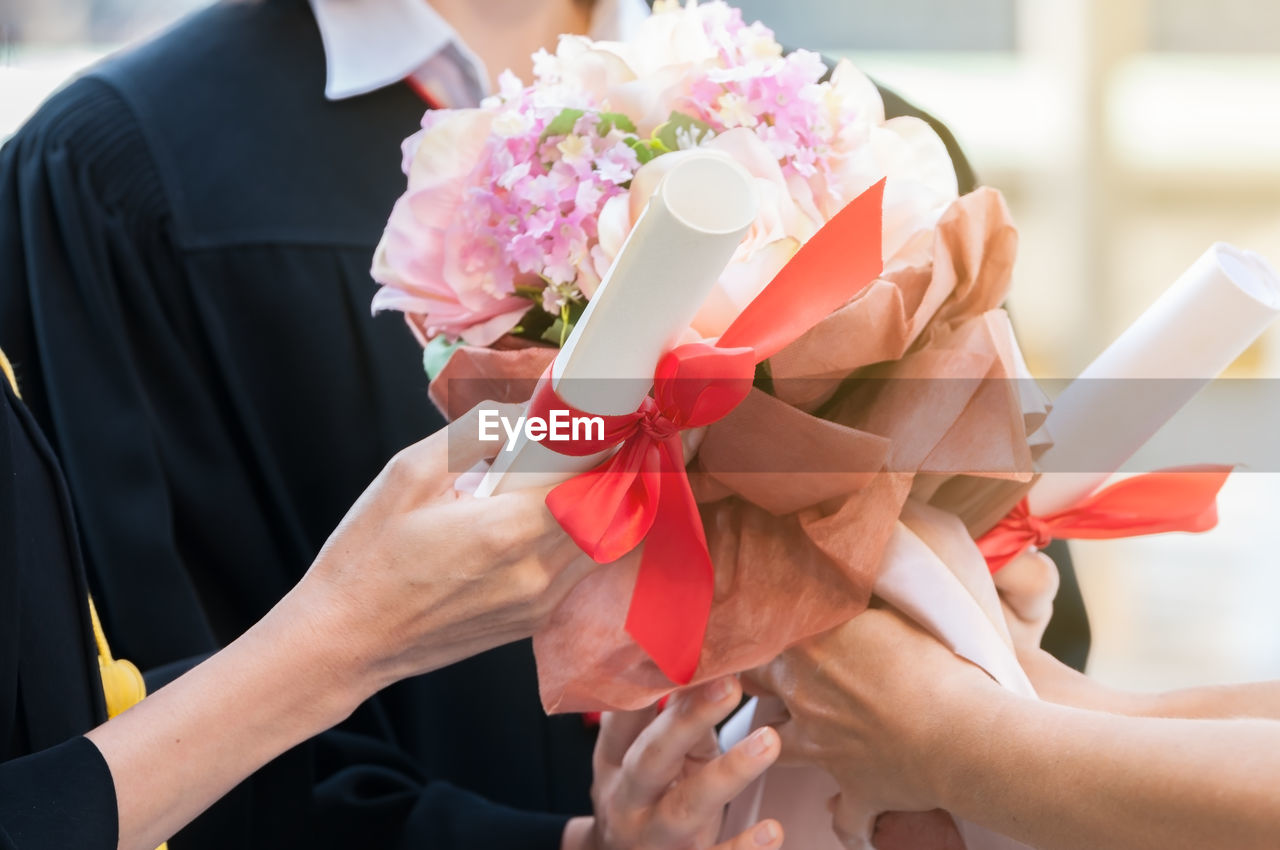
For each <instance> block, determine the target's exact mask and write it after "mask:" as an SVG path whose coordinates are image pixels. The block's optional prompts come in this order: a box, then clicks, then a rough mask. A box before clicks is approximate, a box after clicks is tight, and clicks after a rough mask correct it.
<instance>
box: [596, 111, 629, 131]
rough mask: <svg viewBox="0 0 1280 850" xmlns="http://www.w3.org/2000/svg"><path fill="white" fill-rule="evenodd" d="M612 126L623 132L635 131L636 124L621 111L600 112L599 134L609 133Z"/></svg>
mask: <svg viewBox="0 0 1280 850" xmlns="http://www.w3.org/2000/svg"><path fill="white" fill-rule="evenodd" d="M614 127H617V128H618V129H619V130H621V131H622V132H624V133H634V132H635V131H636V125H635V124H633V123H631V119H630V118H628V117H627V116H625V115H623V114H622V113H621V112H601V113H600V135H602V136H607V135H609V131H610V130H612V129H613V128H614Z"/></svg>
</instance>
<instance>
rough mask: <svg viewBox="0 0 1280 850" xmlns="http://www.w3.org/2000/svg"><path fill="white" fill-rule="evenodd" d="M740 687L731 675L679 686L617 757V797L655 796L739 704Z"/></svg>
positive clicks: (642, 799)
mask: <svg viewBox="0 0 1280 850" xmlns="http://www.w3.org/2000/svg"><path fill="white" fill-rule="evenodd" d="M741 696H742V688H741V687H740V686H739V685H738V682H737V680H736V679H734V678H733V677H724V678H720V679H715V680H713V681H711V682H708V683H706V684H704V685H701V686H700V687H697V688H689V689H687V690H684V691H678V692H677V693H676V694H675V695H673V696H672V698H671V699H670V700H669V701H668V703H667V707H666V710H665V711H663V712H662V713H661V714H659V715H658V718H657V719H656V720H654V721H653V723H651V724H649V726H648V727H647V728H646V729H645V730H644V731H643V732H641V733H640V735H639V736H638V737H637V738H636V741H635V743H634V744H632V745H631V748H630V749H629V750H627V754H626V755H625V756H624V757H623V759H622V767H623V780H622V783H621V786H620V788H619V795H620V797H619V801H620V802H621V803H622V805H624V806H628V807H635V808H641V807H644V806H649V805H652V804H654V803H656V802H657V801H658V799H659V798H660V797H661V796H662V794H663V792H665V791H666V789H667V787H668V786H670V785H671V783H672V782H674V781H675V780H676V779H677V778H678V777H679V776H680V770H681V768H682V767H683V766H684V760H685V757H686V756H687V755H688V754H689V753H690V752H692V751H693V750H694V749H695V748H696V747H698V746H699V744H701V742H702V741H703V739H704V738H705V737H706V736H707V734H708V733H713V732H714V730H715V725H716V724H717V723H719V722H720V721H721V720H724V719H725V718H726V717H728V716H729V713H730V712H731V711H733V709H734V708H736V707H737V705H738V700H739V699H740V698H741Z"/></svg>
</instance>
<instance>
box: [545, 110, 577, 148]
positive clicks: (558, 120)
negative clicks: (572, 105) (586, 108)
mask: <svg viewBox="0 0 1280 850" xmlns="http://www.w3.org/2000/svg"><path fill="white" fill-rule="evenodd" d="M585 114H586V113H585V112H583V111H582V110H581V109H562V110H560V114H559V115H557V116H556V117H555V118H552V119H551V123H550V124H548V125H547V129H545V130H543V131H542V136H541V137H540V138H539V139H538V142H539V143H542V142H545V141H546V140H547V139H549V138H550V137H552V136H567V135H569V134H570V133H572V132H573V127H574V125H575V124H577V123H578V119H579V118H581V117H582V116H583V115H585Z"/></svg>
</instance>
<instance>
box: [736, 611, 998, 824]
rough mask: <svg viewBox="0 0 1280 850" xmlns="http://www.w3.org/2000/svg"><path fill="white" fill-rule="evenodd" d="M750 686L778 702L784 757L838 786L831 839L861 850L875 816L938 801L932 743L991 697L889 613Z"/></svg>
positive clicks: (970, 673) (792, 653)
mask: <svg viewBox="0 0 1280 850" xmlns="http://www.w3.org/2000/svg"><path fill="white" fill-rule="evenodd" d="M749 680H750V681H749V684H750V685H751V686H752V689H753V690H755V689H760V690H763V691H766V692H769V693H773V694H776V695H777V696H779V697H781V698H782V700H783V701H784V703H785V704H786V706H787V709H788V711H789V713H790V715H791V719H790V720H789V721H788V722H786V723H784V724H782V725H780V726H779V727H778V732H779V735H780V736H781V738H782V742H783V757H784V759H786V760H787V761H799V762H806V763H812V764H817V765H818V766H820V767H822V768H823V769H825V770H826V771H827V772H828V773H830V774H831V775H832V776H833V777H835V779H836V781H837V783H838V784H839V786H840V789H841V793H840V795H839V797H838V798H837V799H836V801H835V804H834V806H833V811H834V814H835V818H834V824H833V826H834V828H835V830H836V833H837V834H838V835H840V836H841V838H842V839H844V840H845V841H846V843H847V844H848V845H849V846H850V847H865V846H867V845H866V843H865V841H866V838H867V837H868V836H870V835H871V834H872V832H873V828H874V823H875V819H876V816H877V815H879V814H880V813H881V812H889V811H898V812H918V811H928V810H932V809H935V808H938V807H941V806H942V805H943V801H942V794H941V791H940V790H939V786H940V777H939V776H938V775H937V773H936V771H937V770H938V769H939V767H940V765H939V764H937V761H938V760H937V759H936V758H935V753H936V750H937V749H938V748H937V747H936V746H935V743H936V742H937V741H938V740H939V739H940V738H941V737H945V736H946V735H947V730H948V727H949V725H950V723H951V721H952V720H953V714H952V712H960V711H964V710H965V706H966V705H967V699H966V697H967V696H968V695H970V694H975V695H979V696H980V695H982V694H983V693H987V692H989V691H990V689H995V691H996V692H998V691H999V687H998V686H997V685H995V684H994V683H993V682H992V681H991V680H990V679H989V678H988V677H987V675H986V674H985V673H983V672H982V671H981V670H979V669H978V668H977V667H974V666H972V665H971V664H969V663H968V662H966V661H963V660H962V659H960V658H958V657H957V656H956V655H955V654H953V653H952V652H951V651H950V650H948V649H946V648H945V647H944V646H942V644H940V643H938V642H937V641H936V640H935V639H934V638H933V637H931V636H930V635H929V634H927V633H926V632H924V631H923V630H922V629H920V628H919V627H918V626H916V625H915V624H914V623H912V622H910V621H909V620H907V619H906V618H905V617H903V616H902V615H900V614H898V613H897V612H895V611H891V610H887V609H873V610H869V611H866V612H864V613H863V614H861V615H860V616H858V617H856V618H854V619H853V620H851V621H849V622H848V623H846V624H844V625H842V626H840V627H838V628H836V629H833V630H832V631H830V632H827V633H825V634H823V635H819V636H817V637H815V638H811V639H810V640H808V641H805V642H803V643H801V644H799V645H798V646H796V647H793V648H792V649H790V650H788V651H787V652H785V653H783V654H782V655H781V656H780V657H779V658H777V659H776V660H774V661H773V662H772V663H770V664H769V665H767V666H766V667H763V668H761V669H759V670H756V671H752V673H750V674H749Z"/></svg>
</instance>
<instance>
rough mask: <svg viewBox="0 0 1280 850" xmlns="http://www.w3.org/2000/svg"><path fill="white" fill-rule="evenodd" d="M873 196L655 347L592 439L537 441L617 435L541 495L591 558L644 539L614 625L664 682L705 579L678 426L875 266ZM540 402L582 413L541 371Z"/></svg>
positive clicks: (734, 389)
mask: <svg viewBox="0 0 1280 850" xmlns="http://www.w3.org/2000/svg"><path fill="white" fill-rule="evenodd" d="M883 197H884V181H883V180H881V181H880V182H878V183H876V184H875V185H874V186H872V187H871V188H870V189H868V190H867V191H866V192H864V193H862V194H861V195H860V196H858V197H857V198H856V199H854V200H853V201H852V202H850V203H849V204H848V205H847V206H845V208H844V209H842V210H841V211H840V212H839V213H837V214H836V215H835V216H834V217H833V218H832V219H831V220H830V221H829V222H827V224H826V225H825V226H823V227H822V228H821V229H820V230H819V231H818V232H817V233H816V234H814V236H813V238H811V239H810V240H809V241H808V242H806V243H805V244H804V245H803V246H802V247H801V248H800V250H799V251H798V252H797V253H796V255H795V256H794V257H793V258H792V259H791V261H790V262H789V263H787V265H786V266H785V267H784V268H783V269H782V271H780V272H779V273H778V274H777V276H776V277H774V279H773V280H772V281H770V282H769V285H768V286H766V287H765V288H764V290H762V291H761V292H760V294H759V295H758V296H757V297H756V298H755V300H754V301H752V302H751V303H750V304H749V305H747V308H746V309H745V310H743V311H742V313H741V315H739V316H738V318H737V320H735V321H734V323H733V324H732V325H730V326H729V328H728V330H726V331H725V332H724V335H723V336H721V337H720V339H719V340H718V341H717V342H716V344H715V345H708V344H706V343H693V344H689V345H681V346H679V347H677V348H675V349H673V350H672V351H670V352H668V353H667V354H666V355H665V356H663V358H662V360H661V361H660V362H659V363H658V368H657V370H656V371H655V373H654V378H653V394H652V396H650V397H648V398H646V399H645V401H644V404H642V405H641V407H640V409H639V410H637V411H636V412H635V413H629V414H624V415H621V416H604V417H601V418H602V419H603V420H604V422H605V427H604V439H602V440H586V439H584V440H578V441H572V442H570V441H546V442H544V443H543V445H544V446H546V447H548V448H550V449H552V450H554V451H556V452H559V453H560V454H566V455H575V456H584V455H590V454H595V453H597V452H601V451H605V450H607V449H609V448H612V447H613V446H618V445H620V446H621V447H620V448H619V449H618V451H617V452H615V453H614V454H613V455H612V456H611V457H610V458H609V459H608V460H606V461H605V462H604V463H602V464H600V465H599V466H597V467H596V468H595V469H593V470H591V471H589V472H586V473H583V474H582V475H579V476H577V477H575V478H572V479H570V480H568V481H566V482H564V483H563V484H560V485H559V486H557V487H556V488H555V489H554V490H552V491H551V493H550V495H548V496H547V506H548V507H549V508H550V509H551V513H552V514H553V515H554V516H555V518H556V519H557V520H558V521H559V523H560V525H561V526H562V527H563V528H564V530H565V531H566V532H567V533H568V534H569V536H570V537H572V538H573V540H574V542H576V543H577V544H578V546H580V547H581V548H582V550H583V551H584V552H586V553H587V554H588V555H590V556H591V558H592V559H594V560H595V561H597V562H599V563H609V562H610V561H615V560H617V559H618V558H621V557H622V556H623V555H625V554H626V553H627V552H630V551H631V550H632V549H634V548H635V547H636V546H638V545H639V544H640V543H641V541H644V543H645V548H644V553H643V555H642V557H641V561H640V571H639V575H638V576H637V578H636V586H635V590H634V591H633V593H632V596H631V607H630V610H629V611H628V612H627V622H626V628H627V632H628V633H629V634H630V635H631V636H632V637H633V638H634V639H635V641H636V643H638V644H639V645H640V646H641V647H642V648H643V649H644V650H645V652H647V653H648V654H649V656H650V657H651V658H652V659H653V660H654V662H655V663H656V664H657V665H658V667H659V669H661V670H662V672H663V673H665V674H666V675H667V676H668V677H669V678H670V679H671V680H672V681H674V682H677V683H680V684H686V683H688V682H689V681H691V680H692V679H693V675H694V672H695V671H696V670H697V667H698V658H699V656H700V655H701V652H702V639H703V636H704V635H705V633H706V628H707V618H708V616H709V615H710V612H711V598H712V594H713V592H714V590H715V571H714V568H713V567H712V564H711V555H710V553H709V552H708V551H707V539H706V535H705V534H704V532H703V529H702V520H701V518H700V517H699V515H698V506H697V503H696V501H695V500H694V497H693V491H692V490H691V489H690V487H689V479H688V476H687V475H686V474H685V469H684V466H685V459H684V449H683V446H682V444H681V442H680V432H681V431H683V430H685V429H688V428H700V427H702V426H704V425H709V424H711V423H712V422H715V421H717V420H718V419H722V418H723V417H725V416H726V415H728V414H729V412H730V411H732V410H733V409H734V408H735V407H737V406H738V405H739V404H740V403H741V402H742V400H743V399H745V398H746V397H747V394H748V393H749V392H750V391H751V386H752V382H753V380H754V378H755V367H756V364H758V363H761V362H763V361H765V360H767V359H768V358H770V357H772V356H773V355H774V354H776V353H777V352H778V351H779V350H781V349H782V348H783V347H784V346H786V345H787V344H789V343H791V342H792V341H794V340H795V339H797V338H798V337H799V336H800V335H801V334H803V333H804V332H805V331H807V330H809V329H810V328H812V327H813V326H814V325H816V324H817V323H818V322H820V321H822V319H824V318H826V317H827V316H828V315H830V314H831V313H832V312H834V311H835V310H837V309H839V308H840V307H842V306H844V305H845V304H846V303H848V302H849V300H850V299H852V298H853V297H854V296H855V295H857V294H858V293H859V292H861V291H862V290H863V289H865V288H866V287H867V286H868V285H869V284H870V283H871V282H872V281H873V280H875V279H876V278H877V277H878V276H879V275H880V272H881V270H882V268H883V261H882V259H881V228H882V204H883ZM552 410H564V411H568V412H569V415H570V416H574V417H576V416H591V415H593V414H590V413H587V412H583V411H578V410H576V409H575V408H574V407H573V406H572V405H569V404H566V403H565V402H564V400H563V399H561V398H560V397H559V396H558V395H557V394H556V392H555V390H554V389H553V388H552V386H551V381H550V380H549V379H548V378H546V377H544V379H543V380H542V381H541V382H539V385H538V389H537V390H536V391H535V392H534V396H533V399H532V400H531V401H530V403H529V415H530V416H542V417H544V418H549V413H550V411H552ZM651 530H656V533H653V534H650V531H651Z"/></svg>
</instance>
